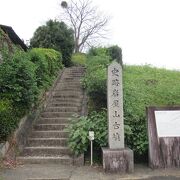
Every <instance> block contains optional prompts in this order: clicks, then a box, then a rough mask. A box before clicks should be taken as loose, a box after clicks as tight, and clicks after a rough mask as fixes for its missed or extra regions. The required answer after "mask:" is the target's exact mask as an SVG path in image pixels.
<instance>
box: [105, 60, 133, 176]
mask: <svg viewBox="0 0 180 180" xmlns="http://www.w3.org/2000/svg"><path fill="white" fill-rule="evenodd" d="M107 101H108V102H107V104H108V144H109V147H108V148H102V152H103V168H104V170H105V171H106V172H123V173H124V172H133V170H134V158H133V151H132V150H130V149H129V148H125V146H124V120H123V86H122V67H121V65H120V64H118V63H117V62H116V61H114V62H113V63H112V64H111V65H109V67H108V80H107Z"/></svg>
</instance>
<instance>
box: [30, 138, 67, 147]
mask: <svg viewBox="0 0 180 180" xmlns="http://www.w3.org/2000/svg"><path fill="white" fill-rule="evenodd" d="M67 141H68V139H67V138H29V139H28V146H30V147H38V146H67Z"/></svg>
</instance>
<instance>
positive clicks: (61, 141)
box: [17, 67, 84, 164]
mask: <svg viewBox="0 0 180 180" xmlns="http://www.w3.org/2000/svg"><path fill="white" fill-rule="evenodd" d="M83 74H84V68H82V67H72V68H66V69H65V70H64V71H63V74H62V76H61V78H60V79H58V81H57V84H56V86H55V88H54V89H53V91H52V97H51V98H50V100H49V102H48V103H47V107H46V108H45V109H44V111H43V112H42V113H41V115H40V118H39V119H38V120H37V121H36V122H35V124H34V125H33V129H32V132H31V134H30V135H29V136H28V141H27V142H28V143H27V145H26V146H25V148H24V150H23V152H22V153H21V154H20V156H19V157H18V158H17V159H18V161H20V162H23V163H62V164H73V161H74V158H73V155H72V152H71V151H70V149H69V148H68V146H67V138H68V132H67V131H66V130H65V128H66V127H67V125H68V123H69V121H70V118H71V117H72V115H73V114H79V115H80V114H81V110H82V102H83V90H82V87H81V84H80V78H81V77H82V76H83Z"/></svg>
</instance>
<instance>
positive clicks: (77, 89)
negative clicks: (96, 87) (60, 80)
mask: <svg viewBox="0 0 180 180" xmlns="http://www.w3.org/2000/svg"><path fill="white" fill-rule="evenodd" d="M54 91H59V92H63V91H67V92H68V91H76V92H83V89H82V87H81V86H76V87H73V86H71V87H70V86H61V87H59V86H58V87H56V88H55V89H54Z"/></svg>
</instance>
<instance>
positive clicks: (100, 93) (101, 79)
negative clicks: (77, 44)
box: [83, 56, 109, 109]
mask: <svg viewBox="0 0 180 180" xmlns="http://www.w3.org/2000/svg"><path fill="white" fill-rule="evenodd" d="M108 64H109V57H108V56H93V57H91V58H90V57H89V58H88V61H87V73H86V75H85V77H84V78H83V85H84V87H85V88H86V91H87V93H88V95H89V96H90V97H91V99H92V100H93V102H94V105H95V107H96V108H97V109H101V108H102V107H106V96H107V90H106V81H107V73H106V72H107V66H108Z"/></svg>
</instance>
